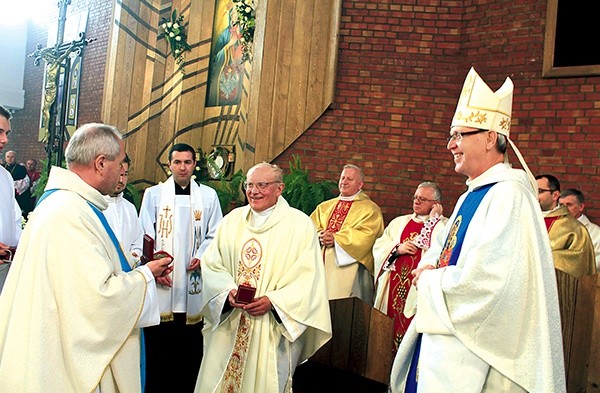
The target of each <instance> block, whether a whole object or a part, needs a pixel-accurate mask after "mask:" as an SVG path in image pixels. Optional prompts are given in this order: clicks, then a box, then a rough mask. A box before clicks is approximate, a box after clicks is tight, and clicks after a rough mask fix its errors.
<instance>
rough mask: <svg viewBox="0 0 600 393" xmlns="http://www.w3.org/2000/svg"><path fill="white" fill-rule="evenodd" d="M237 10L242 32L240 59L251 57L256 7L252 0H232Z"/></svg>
mask: <svg viewBox="0 0 600 393" xmlns="http://www.w3.org/2000/svg"><path fill="white" fill-rule="evenodd" d="M233 3H234V4H235V10H236V11H237V17H238V18H237V21H236V22H235V24H237V25H239V26H240V30H241V33H242V50H243V55H242V61H246V60H248V59H250V58H252V42H254V27H255V21H254V18H255V16H256V9H255V5H254V0H233Z"/></svg>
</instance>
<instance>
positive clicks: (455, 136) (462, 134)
mask: <svg viewBox="0 0 600 393" xmlns="http://www.w3.org/2000/svg"><path fill="white" fill-rule="evenodd" d="M489 131H490V130H478V131H473V132H455V133H454V134H452V135H450V136H449V137H448V138H447V140H448V143H450V141H456V142H460V141H462V140H463V138H465V137H468V136H469V135H475V134H480V133H482V132H489Z"/></svg>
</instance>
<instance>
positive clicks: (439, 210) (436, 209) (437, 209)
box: [429, 202, 444, 217]
mask: <svg viewBox="0 0 600 393" xmlns="http://www.w3.org/2000/svg"><path fill="white" fill-rule="evenodd" d="M436 214H437V215H439V216H443V215H444V207H443V206H442V204H441V203H439V202H436V203H434V204H433V205H432V206H431V211H430V212H429V215H430V216H431V217H435V215H436Z"/></svg>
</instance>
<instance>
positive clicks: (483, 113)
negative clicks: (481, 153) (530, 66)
mask: <svg viewBox="0 0 600 393" xmlns="http://www.w3.org/2000/svg"><path fill="white" fill-rule="evenodd" d="M513 89H514V85H513V83H512V80H510V78H506V80H505V81H504V84H503V85H502V87H500V88H499V89H498V90H496V92H494V91H492V89H490V88H489V86H488V85H487V84H486V83H485V82H484V81H483V79H481V77H480V76H479V74H477V72H476V71H475V69H474V68H473V67H471V70H469V73H468V74H467V79H466V80H465V84H464V85H463V88H462V91H461V92H460V98H459V99H458V105H457V106H456V112H455V113H454V118H453V119H452V126H453V127H454V126H463V127H472V128H479V129H482V130H491V131H496V132H498V133H500V134H502V135H505V136H507V137H508V136H510V135H509V133H510V116H511V113H512V101H513Z"/></svg>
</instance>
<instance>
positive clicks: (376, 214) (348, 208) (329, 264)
mask: <svg viewBox="0 0 600 393" xmlns="http://www.w3.org/2000/svg"><path fill="white" fill-rule="evenodd" d="M310 217H311V218H312V220H313V222H314V223H315V225H316V226H317V231H318V232H323V231H325V230H327V231H330V232H332V233H333V234H334V238H335V242H336V245H337V246H339V247H341V249H342V250H343V251H344V252H346V253H347V254H348V255H350V256H351V257H352V258H353V259H354V260H356V261H357V262H358V263H352V264H349V265H345V266H340V265H339V264H338V257H337V255H336V247H321V251H322V255H323V261H324V263H325V279H326V281H327V290H328V294H329V299H339V298H347V297H353V296H356V297H359V298H361V299H363V300H365V301H366V302H367V303H370V304H372V299H373V270H374V263H373V253H372V249H373V244H374V243H375V240H376V239H377V238H378V237H379V236H381V234H382V233H383V216H382V214H381V209H380V208H379V206H377V204H376V203H375V202H373V201H372V200H371V198H369V196H368V195H367V194H366V193H364V192H360V193H359V194H358V195H357V196H356V197H355V198H354V199H353V200H351V201H349V200H341V199H340V198H339V197H337V198H333V199H330V200H328V201H325V202H322V203H321V204H319V206H317V208H316V209H315V211H314V212H313V213H312V214H311V215H310Z"/></svg>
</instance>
